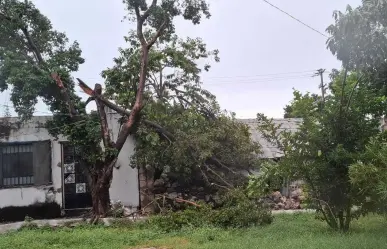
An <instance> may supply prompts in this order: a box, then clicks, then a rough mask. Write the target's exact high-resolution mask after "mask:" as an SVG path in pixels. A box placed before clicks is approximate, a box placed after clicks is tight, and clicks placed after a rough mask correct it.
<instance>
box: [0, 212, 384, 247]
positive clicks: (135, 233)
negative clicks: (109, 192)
mask: <svg viewBox="0 0 387 249" xmlns="http://www.w3.org/2000/svg"><path fill="white" fill-rule="evenodd" d="M386 234H387V220H386V219H385V218H384V217H381V216H369V217H366V218H361V219H360V220H358V221H355V222H353V225H352V229H351V232H349V233H348V234H341V233H337V232H334V231H331V230H330V229H328V228H327V227H326V226H325V224H324V223H323V222H320V221H317V220H315V219H314V216H313V215H311V214H293V215H290V214H287V215H276V216H275V220H274V222H273V224H272V225H269V226H265V227H257V228H250V229H238V230H223V229H219V228H210V227H208V228H200V229H184V230H182V231H179V232H175V233H167V234H163V233H160V232H158V231H155V230H152V229H145V228H143V229H140V228H135V227H133V226H132V227H129V228H123V227H119V228H104V227H94V228H90V227H79V228H73V229H71V228H61V229H40V230H23V231H19V232H12V233H9V234H6V235H0V248H12V249H41V248H58V249H68V248H71V249H91V248H93V249H102V248H103V249H106V248H112V249H139V248H143V247H156V248H159V249H190V248H192V249H199V248H200V249H235V248H265V249H277V248H278V249H279V248H281V249H282V248H286V249H293V248H294V249H299V248H303V249H315V248H319V249H336V248H341V249H357V248H358V249H360V248H361V249H365V248H370V249H371V248H372V249H374V248H385V247H386V245H387V236H386Z"/></svg>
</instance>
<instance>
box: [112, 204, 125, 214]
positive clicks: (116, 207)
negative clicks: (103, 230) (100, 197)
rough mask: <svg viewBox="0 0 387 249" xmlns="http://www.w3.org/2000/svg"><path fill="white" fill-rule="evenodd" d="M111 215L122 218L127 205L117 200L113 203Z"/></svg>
mask: <svg viewBox="0 0 387 249" xmlns="http://www.w3.org/2000/svg"><path fill="white" fill-rule="evenodd" d="M110 215H111V216H112V217H114V218H122V217H124V215H125V206H124V205H123V204H122V203H121V201H116V202H113V203H112V204H111V209H110Z"/></svg>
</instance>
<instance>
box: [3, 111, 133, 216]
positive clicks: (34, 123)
mask: <svg viewBox="0 0 387 249" xmlns="http://www.w3.org/2000/svg"><path fill="white" fill-rule="evenodd" d="M118 118H119V115H118V114H114V113H108V120H109V128H110V129H111V132H112V134H113V136H114V137H117V134H118V132H119V127H120V125H119V123H118V122H117V120H118ZM49 119H50V117H49V116H39V117H33V118H32V119H31V120H29V121H27V122H26V123H24V124H23V125H21V126H20V127H17V128H15V129H11V131H10V133H9V134H8V135H7V137H5V136H4V134H0V142H2V143H7V142H36V141H44V140H50V141H51V174H52V175H51V179H52V183H51V184H50V185H45V186H33V187H17V188H16V187H13V188H0V208H3V207H7V206H28V205H31V204H35V203H44V202H56V203H58V204H59V205H60V206H61V207H62V206H63V205H62V199H63V196H62V195H63V191H62V189H63V186H62V154H61V144H60V142H63V141H66V139H64V138H63V137H60V138H59V139H58V140H55V139H54V138H53V137H52V136H50V134H49V133H48V131H47V130H46V129H45V128H43V125H44V123H45V122H46V121H47V120H49ZM7 120H8V122H9V123H16V122H17V120H18V119H17V118H7ZM1 122H4V118H1V119H0V124H1ZM133 152H134V140H133V138H132V137H129V138H128V139H127V141H126V143H125V145H124V147H123V149H122V150H121V152H120V154H119V158H118V161H117V167H115V169H114V172H113V180H112V185H111V188H110V195H111V200H112V201H118V200H120V201H121V202H122V203H123V204H124V205H125V206H130V207H133V208H136V207H138V206H139V187H138V186H139V185H138V171H137V169H133V168H131V167H130V165H129V162H130V156H131V155H132V154H133ZM118 166H119V167H118Z"/></svg>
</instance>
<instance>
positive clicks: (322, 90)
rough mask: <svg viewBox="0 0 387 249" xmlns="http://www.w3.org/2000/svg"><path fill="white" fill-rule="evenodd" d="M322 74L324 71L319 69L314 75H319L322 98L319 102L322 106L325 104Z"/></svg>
mask: <svg viewBox="0 0 387 249" xmlns="http://www.w3.org/2000/svg"><path fill="white" fill-rule="evenodd" d="M324 72H325V69H322V68H321V69H318V70H317V72H316V73H315V76H318V75H320V79H321V83H320V86H319V88H320V89H321V97H322V99H321V101H322V103H323V104H324V102H325V84H324V77H323V73H324Z"/></svg>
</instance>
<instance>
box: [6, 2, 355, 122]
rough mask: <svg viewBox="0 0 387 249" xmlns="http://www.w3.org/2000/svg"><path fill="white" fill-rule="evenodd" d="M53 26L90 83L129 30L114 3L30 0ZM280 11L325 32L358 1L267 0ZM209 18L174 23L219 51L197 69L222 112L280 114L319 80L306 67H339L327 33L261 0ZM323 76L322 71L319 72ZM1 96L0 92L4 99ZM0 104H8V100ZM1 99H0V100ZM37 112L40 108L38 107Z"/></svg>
mask: <svg viewBox="0 0 387 249" xmlns="http://www.w3.org/2000/svg"><path fill="white" fill-rule="evenodd" d="M33 2H35V4H36V6H37V7H38V8H39V9H40V10H41V11H42V13H43V14H44V15H46V16H48V18H49V19H50V20H51V21H52V23H53V26H54V28H55V29H57V30H59V31H64V32H66V34H67V35H68V37H69V38H70V39H71V40H77V41H78V42H79V43H80V45H81V48H82V50H83V57H84V58H85V59H86V62H85V64H83V65H82V66H81V67H80V70H79V72H77V73H76V74H74V76H76V77H79V78H82V79H84V80H85V81H87V82H89V83H90V84H91V85H93V83H96V82H103V81H102V78H101V77H100V73H101V71H102V70H103V69H105V68H107V67H110V66H112V65H113V62H112V59H113V57H115V56H118V47H120V46H125V43H124V40H123V36H124V35H126V34H127V33H128V30H129V29H130V28H131V26H130V24H129V23H127V22H121V20H122V17H123V16H124V14H125V12H124V6H123V4H122V1H121V0H110V1H107V0H66V1H65V0H34V1H33ZM270 2H271V3H272V4H274V5H276V6H278V7H280V8H281V9H283V10H285V11H287V12H288V13H290V14H292V15H293V16H295V17H296V18H298V19H300V20H302V21H303V22H305V23H307V24H308V25H310V26H311V27H313V28H315V29H317V30H319V31H321V32H323V33H325V29H326V27H327V26H328V25H330V24H331V23H332V22H333V18H332V13H333V11H334V10H345V7H346V5H347V4H350V5H352V6H357V5H359V4H360V2H361V0H325V1H322V0H320V1H316V0H314V1H310V0H292V1H289V0H270ZM210 3H211V13H212V17H211V19H209V20H205V21H204V22H202V24H201V25H199V26H193V25H192V24H191V23H189V22H185V21H181V22H178V23H177V32H178V34H179V35H180V36H182V37H185V36H190V37H202V38H203V39H204V41H205V42H206V43H207V45H208V48H210V49H215V48H217V49H219V50H220V59H221V61H220V63H217V64H214V65H213V66H212V68H211V71H210V72H208V73H203V75H202V78H203V82H204V87H205V88H206V89H208V90H210V91H211V92H212V93H213V94H215V95H216V96H217V99H218V101H219V103H220V105H221V107H222V108H223V109H227V110H230V111H234V112H236V114H237V116H238V117H241V118H254V117H255V115H256V113H257V112H263V113H265V114H266V115H267V116H269V117H274V118H280V117H282V116H283V107H284V106H285V105H286V104H287V103H289V101H290V100H291V99H292V91H293V90H292V88H296V89H298V90H301V91H303V92H305V91H310V92H316V91H318V90H319V89H318V85H319V82H320V79H319V78H317V77H310V76H311V75H312V74H313V73H312V70H316V69H319V68H324V69H327V70H331V69H332V68H339V67H340V63H339V62H338V61H337V60H336V59H335V58H334V56H333V55H332V54H331V53H330V52H329V51H328V50H327V49H326V45H325V42H326V38H325V37H323V36H322V35H320V34H318V33H316V32H314V31H312V30H310V29H308V28H307V27H305V26H303V25H302V24H300V23H298V22H297V21H295V20H293V19H291V18H290V17H289V16H287V15H285V14H284V13H281V12H280V11H278V10H277V9H275V8H273V7H271V6H270V5H268V4H267V3H265V2H264V1H262V0H243V1H235V0H234V1H232V0H210ZM325 80H326V81H328V75H325ZM7 96H8V94H7V93H2V94H0V97H1V99H7ZM4 103H5V104H10V103H9V102H8V101H7V100H5V101H4ZM0 104H2V103H0ZM0 108H1V107H0ZM37 110H38V112H37V113H36V114H37V115H43V114H45V113H46V112H47V108H46V107H45V106H44V105H43V104H38V106H37Z"/></svg>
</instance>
